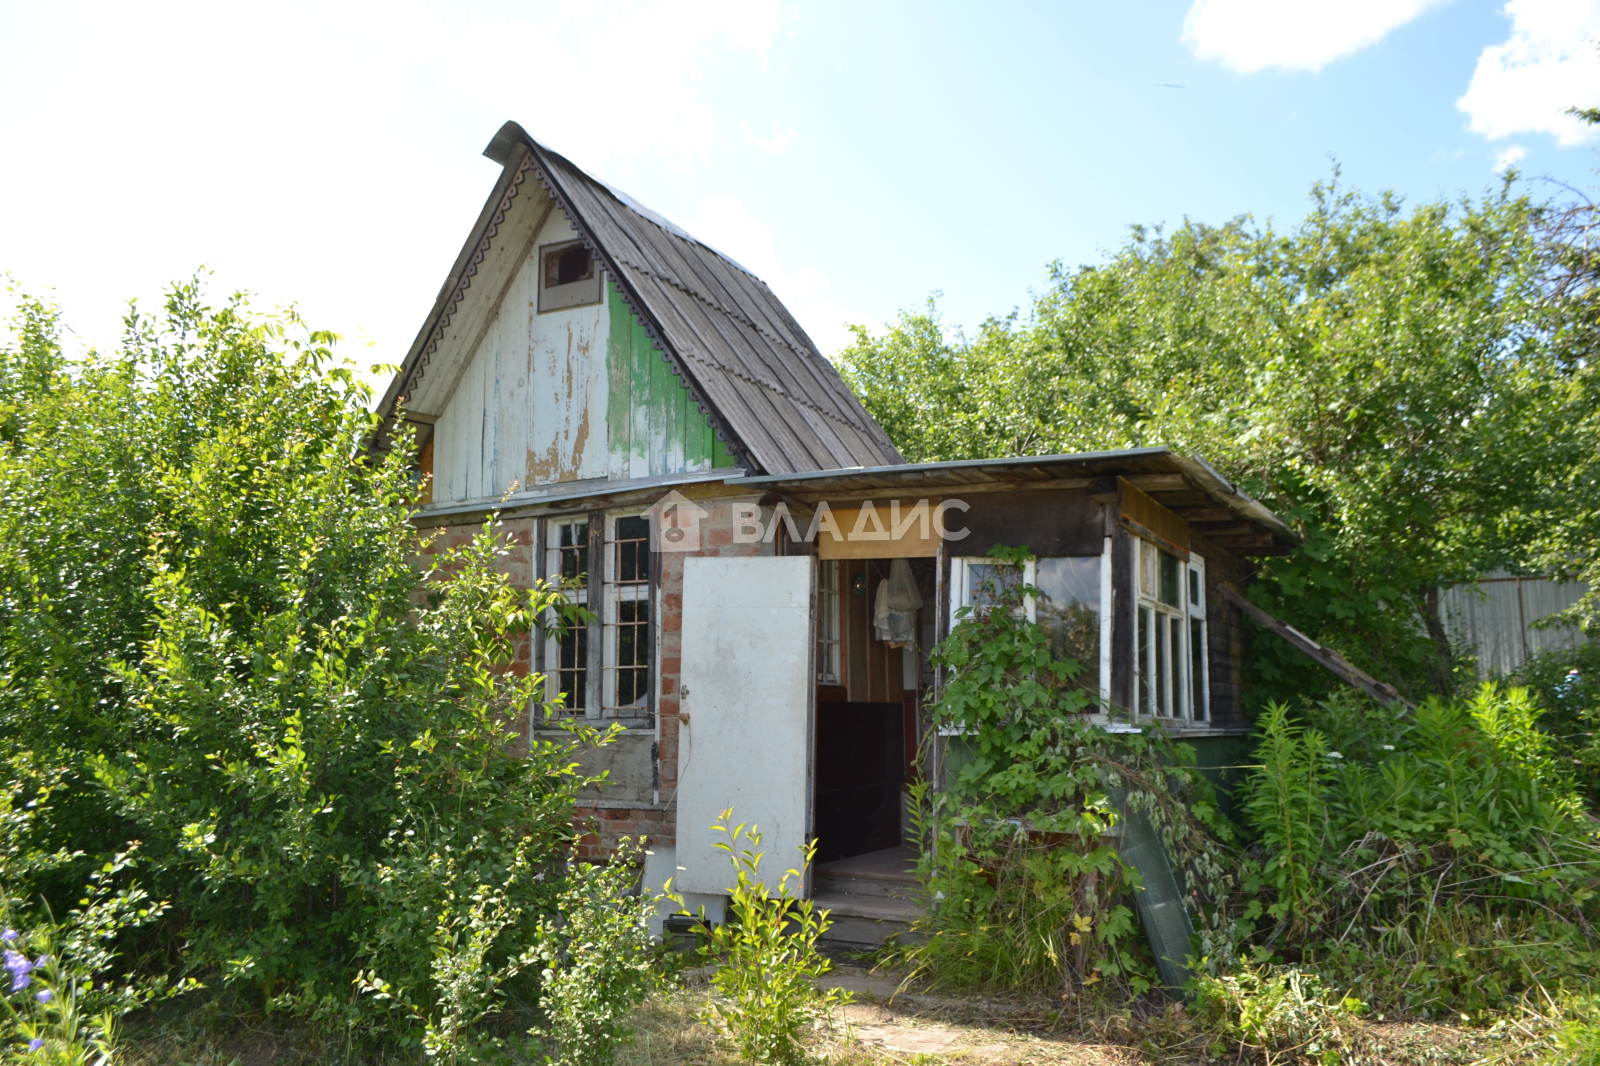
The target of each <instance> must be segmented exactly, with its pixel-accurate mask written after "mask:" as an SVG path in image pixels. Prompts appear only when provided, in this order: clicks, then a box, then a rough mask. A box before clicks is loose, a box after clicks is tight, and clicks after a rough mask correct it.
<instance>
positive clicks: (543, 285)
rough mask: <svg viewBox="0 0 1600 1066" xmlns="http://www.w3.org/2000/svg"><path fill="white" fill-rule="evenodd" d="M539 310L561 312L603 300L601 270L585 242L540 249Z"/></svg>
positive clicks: (564, 243)
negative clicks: (601, 295) (601, 294)
mask: <svg viewBox="0 0 1600 1066" xmlns="http://www.w3.org/2000/svg"><path fill="white" fill-rule="evenodd" d="M539 264H540V283H539V310H540V311H560V310H562V309H564V308H568V307H579V306H581V305H583V304H595V303H599V302H600V272H599V271H598V270H596V269H595V262H594V256H593V255H592V254H590V252H589V249H588V248H586V247H584V244H583V242H582V241H564V242H562V243H561V244H547V245H545V246H544V247H543V248H540V249H539Z"/></svg>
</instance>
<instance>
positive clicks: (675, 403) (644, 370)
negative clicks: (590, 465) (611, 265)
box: [606, 279, 734, 478]
mask: <svg viewBox="0 0 1600 1066" xmlns="http://www.w3.org/2000/svg"><path fill="white" fill-rule="evenodd" d="M606 302H607V304H608V305H609V313H610V330H609V333H608V335H607V338H606V358H607V362H608V364H609V379H610V390H611V395H610V403H609V405H608V408H607V419H606V434H607V451H608V454H609V460H608V464H607V473H608V474H609V476H611V477H613V478H638V477H651V476H655V475H659V474H672V473H679V472H687V471H697V470H708V469H714V468H721V467H731V466H733V465H734V459H733V456H732V455H730V454H729V453H728V449H727V446H726V445H724V444H723V443H722V442H721V441H719V440H717V439H716V433H715V432H714V431H713V430H712V428H711V423H710V422H709V421H707V419H706V416H705V415H704V414H703V413H702V412H701V411H700V408H699V406H698V405H696V404H695V403H694V402H693V400H692V399H691V397H690V395H689V390H688V388H687V387H686V386H685V385H684V384H683V382H682V380H680V379H679V377H678V375H677V374H676V373H674V372H673V369H672V367H671V366H670V365H669V364H668V363H667V361H666V360H665V359H663V358H662V356H661V350H660V349H659V348H657V347H656V345H655V342H654V341H652V340H651V339H650V336H649V334H647V333H646V332H645V329H644V324H643V323H642V322H640V321H639V319H638V316H636V315H635V314H634V313H633V311H632V310H631V309H630V308H629V307H628V305H627V303H626V301H624V300H623V299H622V294H621V293H620V292H619V291H618V290H617V288H616V286H615V284H614V283H612V282H611V281H610V279H607V281H606Z"/></svg>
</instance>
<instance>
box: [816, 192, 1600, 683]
mask: <svg viewBox="0 0 1600 1066" xmlns="http://www.w3.org/2000/svg"><path fill="white" fill-rule="evenodd" d="M1555 210H1556V209H1555V208H1554V207H1552V206H1547V205H1542V204H1539V203H1536V202H1535V201H1534V200H1533V199H1532V198H1531V197H1530V196H1529V195H1528V194H1527V193H1526V192H1525V191H1522V189H1521V187H1520V186H1518V185H1517V184H1516V183H1515V181H1508V182H1507V184H1506V185H1505V186H1504V187H1502V188H1501V189H1499V190H1496V191H1494V192H1492V193H1490V194H1488V195H1486V196H1485V197H1484V198H1482V199H1481V200H1478V201H1465V200H1464V201H1461V202H1456V203H1452V202H1448V201H1443V200H1440V201H1434V202H1428V203H1420V204H1416V205H1414V206H1408V205H1406V204H1404V203H1402V202H1401V201H1400V200H1399V199H1398V198H1397V197H1395V196H1393V195H1390V194H1382V195H1379V196H1363V195H1360V194H1358V193H1355V192H1353V191H1350V190H1348V189H1346V188H1344V187H1342V186H1340V185H1339V183H1338V181H1337V175H1336V176H1335V179H1334V180H1333V181H1330V182H1328V183H1326V184H1319V185H1317V186H1316V187H1315V188H1314V189H1313V191H1312V204H1311V210H1310V212H1309V214H1308V215H1307V216H1306V217H1305V218H1304V219H1303V220H1302V221H1300V222H1299V223H1298V224H1295V225H1292V226H1289V227H1286V228H1282V229H1280V228H1278V227H1275V226H1273V225H1271V224H1267V225H1262V224H1259V223H1257V222H1255V221H1253V220H1251V219H1250V218H1248V217H1246V218H1240V219H1236V220H1234V221H1232V222H1229V223H1227V224H1225V225H1222V226H1208V225H1203V224H1200V223H1195V222H1185V223H1184V224H1183V225H1181V226H1179V227H1177V228H1175V229H1173V230H1171V231H1163V230H1161V229H1159V228H1154V229H1152V228H1144V227H1135V228H1134V230H1133V232H1132V235H1131V236H1130V238H1129V240H1128V242H1127V243H1126V244H1125V245H1124V246H1123V247H1122V248H1120V249H1119V250H1117V251H1116V252H1115V253H1114V254H1113V255H1111V256H1110V257H1109V259H1108V260H1107V261H1106V262H1104V263H1101V264H1097V265H1093V266H1082V267H1077V268H1071V267H1068V266H1065V265H1062V264H1056V265H1055V266H1054V267H1053V268H1052V269H1051V273H1050V283H1049V285H1048V286H1047V287H1045V288H1044V290H1043V291H1042V292H1040V293H1039V295H1038V296H1037V297H1036V298H1035V299H1034V300H1033V302H1032V304H1031V306H1030V307H1029V308H1028V309H1027V310H1026V312H1025V313H1018V312H1013V313H1012V314H1011V315H1008V316H1006V317H1001V318H991V319H990V320H988V321H986V322H985V323H983V325H982V326H981V327H980V328H979V330H978V331H977V333H976V335H974V336H972V337H965V336H962V335H960V334H959V333H957V334H955V335H953V336H952V335H951V334H950V333H949V331H947V329H946V328H945V326H944V324H943V323H942V322H941V321H940V319H939V316H938V312H937V309H936V308H935V307H933V306H932V305H930V306H929V307H928V308H927V309H925V310H923V311H920V312H907V313H904V314H902V315H901V317H900V319H899V321H898V322H896V323H894V324H892V325H890V326H889V327H888V328H887V329H886V330H884V331H883V332H881V333H876V334H875V333H871V332H869V331H867V330H865V329H860V330H858V331H857V336H856V341H855V343H854V344H853V345H852V346H851V347H850V348H848V349H847V350H846V351H844V352H843V353H842V354H841V356H840V368H841V370H842V372H843V373H844V375H845V377H846V378H847V380H848V381H849V382H850V384H851V385H852V387H853V388H854V389H855V391H856V392H857V394H858V395H859V396H860V397H861V399H862V402H863V403H864V404H865V405H866V407H867V410H868V411H870V412H871V413H872V415H873V416H874V417H875V418H876V419H877V420H878V421H879V422H880V423H881V424H882V425H883V426H884V428H885V429H886V430H887V431H888V433H889V435H890V437H891V438H892V439H893V440H894V441H895V443H896V445H897V446H898V447H899V448H900V450H901V451H902V452H903V453H904V454H905V456H906V458H907V459H909V460H912V461H926V460H939V459H976V458H995V457H1002V456H1008V455H1028V454H1040V453H1050V452H1081V451H1092V450H1095V449H1101V448H1118V447H1133V446H1146V445H1166V446H1169V447H1172V448H1174V449H1176V450H1179V451H1181V452H1185V453H1193V454H1198V455H1200V456H1202V457H1203V458H1205V459H1206V460H1207V461H1208V462H1210V463H1211V464H1213V465H1214V466H1216V467H1217V468H1218V469H1219V470H1220V471H1221V472H1222V473H1223V474H1225V475H1226V476H1228V477H1229V478H1231V479H1233V480H1234V481H1235V482H1236V483H1238V484H1239V485H1240V486H1241V487H1242V488H1243V489H1244V490H1245V491H1247V492H1249V493H1251V494H1252V495H1254V496H1256V497H1257V498H1259V499H1261V500H1263V502H1265V503H1266V504H1267V505H1268V506H1270V507H1272V508H1273V509H1274V510H1275V511H1276V512H1277V513H1278V514H1279V515H1281V516H1282V517H1284V518H1285V520H1287V521H1289V522H1291V523H1292V524H1294V525H1295V526H1296V527H1297V528H1298V530H1299V531H1300V532H1301V533H1302V535H1303V536H1304V538H1305V544H1304V546H1303V548H1302V549H1301V550H1300V551H1298V552H1296V553H1295V554H1294V555H1293V556H1290V557H1287V558H1281V559H1272V560H1268V561H1266V562H1264V563H1263V565H1262V570H1261V574H1260V576H1259V578H1258V579H1257V580H1256V581H1255V582H1254V583H1253V585H1252V587H1251V589H1250V595H1251V597H1252V598H1253V599H1255V600H1256V601H1257V602H1259V603H1260V604H1261V605H1262V606H1263V607H1264V608H1266V609H1267V610H1269V611H1270V612H1272V613H1273V614H1276V615H1277V616H1279V617H1281V618H1283V619H1284V620H1285V621H1287V622H1289V623H1291V624H1292V625H1294V626H1295V627H1296V628H1298V629H1299V630H1301V631H1302V632H1304V633H1307V634H1309V635H1310V636H1312V637H1313V638H1315V639H1316V640H1318V641H1320V642H1322V643H1324V644H1327V645H1329V646H1331V647H1334V648H1336V649H1338V650H1339V651H1340V652H1342V653H1343V654H1344V655H1345V656H1346V657H1347V658H1349V659H1350V660H1351V661H1352V662H1354V663H1356V664H1357V665H1358V666H1361V667H1363V668H1364V669H1366V670H1368V671H1369V672H1371V673H1373V674H1374V675H1375V676H1377V677H1380V678H1383V679H1385V680H1388V681H1391V682H1393V683H1395V684H1397V685H1398V686H1399V687H1400V689H1401V690H1402V691H1403V692H1405V693H1406V694H1408V695H1409V696H1410V697H1411V698H1413V699H1420V698H1422V697H1424V696H1427V695H1430V694H1433V695H1451V694H1453V693H1454V691H1455V687H1456V685H1457V683H1458V680H1459V678H1460V676H1461V667H1462V665H1463V664H1462V652H1461V649H1459V648H1457V647H1455V646H1454V645H1453V644H1452V643H1451V641H1450V638H1449V633H1448V632H1447V631H1446V629H1445V627H1444V625H1443V623H1442V620H1441V618H1440V615H1439V611H1438V609H1437V600H1438V594H1439V590H1440V588H1441V587H1443V586H1447V585H1452V584H1456V583H1461V582H1470V581H1473V580H1475V579H1476V578H1477V577H1478V575H1479V574H1481V573H1483V572H1485V571H1488V570H1491V569H1494V568H1496V567H1510V568H1513V569H1515V568H1519V567H1520V568H1533V567H1539V568H1554V569H1557V570H1561V571H1568V570H1571V569H1573V568H1574V567H1575V566H1581V565H1587V564H1586V563H1585V562H1584V561H1585V560H1588V559H1591V558H1592V557H1593V555H1594V545H1595V544H1596V543H1597V542H1600V524H1597V523H1596V515H1597V513H1600V512H1596V510H1595V509H1594V506H1593V501H1594V499H1596V492H1595V486H1596V483H1597V482H1596V480H1595V475H1596V473H1597V469H1596V466H1595V459H1594V456H1596V455H1600V408H1597V405H1596V400H1597V398H1600V387H1597V382H1596V378H1595V373H1596V370H1595V367H1594V364H1593V360H1592V358H1591V357H1590V355H1591V353H1590V352H1589V348H1586V347H1584V345H1590V346H1592V336H1593V334H1592V321H1591V320H1590V319H1582V315H1584V314H1588V315H1590V316H1591V318H1592V313H1593V312H1592V308H1593V286H1592V283H1591V282H1585V283H1584V284H1587V285H1588V288H1584V285H1583V284H1574V285H1572V286H1569V287H1568V288H1567V289H1565V290H1563V292H1565V293H1566V294H1567V295H1566V296H1565V297H1563V296H1561V294H1559V293H1557V292H1555V291H1554V290H1552V288H1551V286H1550V280H1551V277H1552V271H1556V272H1558V273H1559V271H1560V269H1564V268H1561V267H1560V264H1559V263H1558V258H1559V257H1558V256H1557V255H1556V252H1557V251H1559V250H1560V249H1562V248H1572V247H1576V246H1575V245H1573V241H1582V240H1590V239H1591V238H1590V237H1589V236H1588V234H1591V233H1592V230H1585V231H1583V234H1582V235H1579V234H1576V233H1573V234H1569V236H1568V238H1565V239H1559V240H1558V239H1555V238H1553V237H1552V236H1551V233H1550V228H1549V227H1550V224H1551V222H1552V220H1553V219H1554V217H1555V213H1554V212H1555ZM1586 254H1587V258H1584V256H1583V255H1578V256H1577V257H1576V258H1574V256H1573V255H1568V256H1567V259H1568V260H1570V261H1571V264H1570V265H1572V266H1573V268H1574V269H1577V268H1579V267H1582V268H1583V269H1586V270H1588V271H1589V272H1590V274H1591V275H1592V271H1593V264H1594V262H1595V260H1594V257H1593V255H1592V253H1586ZM1583 264H1587V266H1586V267H1585V266H1583ZM1582 293H1588V295H1587V296H1581V294H1582ZM1580 297H1581V298H1580ZM1585 300H1587V302H1586V303H1585V302H1584V301H1585ZM1584 307H1587V308H1589V310H1588V311H1584V310H1583V309H1582V308H1584ZM1579 319H1582V322H1588V323H1589V324H1588V325H1583V324H1582V323H1580V321H1579ZM1523 572H1528V571H1527V570H1526V569H1524V571H1523ZM1250 656H1251V657H1250V660H1249V663H1248V673H1247V679H1248V680H1249V682H1250V685H1249V688H1248V691H1247V693H1246V695H1247V699H1249V700H1250V701H1251V706H1252V708H1253V709H1259V708H1260V707H1262V706H1264V705H1265V704H1266V703H1267V702H1269V701H1271V700H1273V699H1278V700H1294V699H1299V698H1302V697H1307V696H1309V697H1316V696H1319V695H1323V694H1326V693H1327V692H1328V691H1330V686H1331V685H1332V684H1333V683H1334V682H1332V680H1331V679H1330V678H1329V677H1328V676H1327V675H1326V674H1325V673H1324V672H1323V671H1322V670H1321V668H1320V667H1318V666H1316V665H1315V664H1314V663H1312V662H1311V661H1310V660H1308V659H1306V658H1305V657H1303V656H1301V655H1299V653H1298V652H1295V651H1294V650H1293V649H1291V648H1289V647H1288V646H1287V645H1285V644H1283V643H1282V642H1279V641H1271V640H1262V641H1256V642H1254V644H1253V645H1252V647H1251V652H1250Z"/></svg>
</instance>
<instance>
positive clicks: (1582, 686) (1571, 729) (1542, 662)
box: [1513, 640, 1600, 811]
mask: <svg viewBox="0 0 1600 1066" xmlns="http://www.w3.org/2000/svg"><path fill="white" fill-rule="evenodd" d="M1513 680H1514V681H1515V683H1516V684H1518V685H1522V686H1526V687H1527V689H1528V691H1529V692H1530V693H1532V694H1533V697H1534V698H1535V699H1536V700H1537V701H1538V704H1539V706H1540V707H1541V708H1542V709H1543V714H1542V716H1541V717H1540V719H1539V728H1540V729H1541V730H1542V731H1543V732H1544V733H1545V734H1546V735H1547V736H1549V737H1550V744H1551V749H1552V750H1551V754H1552V757H1553V758H1554V759H1555V760H1556V761H1557V762H1558V763H1559V764H1560V765H1561V769H1562V771H1563V772H1564V773H1565V774H1566V775H1567V776H1569V777H1570V778H1571V779H1572V782H1573V785H1574V787H1575V788H1576V789H1577V791H1578V793H1579V794H1580V795H1581V796H1583V798H1584V801H1585V802H1586V803H1587V804H1588V806H1589V809H1590V810H1595V811H1600V640H1586V641H1584V642H1582V643H1581V644H1579V645H1578V646H1577V647H1576V648H1572V649H1567V648H1559V649H1550V650H1547V651H1544V652H1539V653H1536V654H1534V655H1531V656H1529V657H1528V659H1527V660H1526V661H1525V662H1524V663H1523V664H1522V667H1521V668H1520V669H1519V670H1518V671H1517V673H1516V676H1515V677H1514V678H1513Z"/></svg>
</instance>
